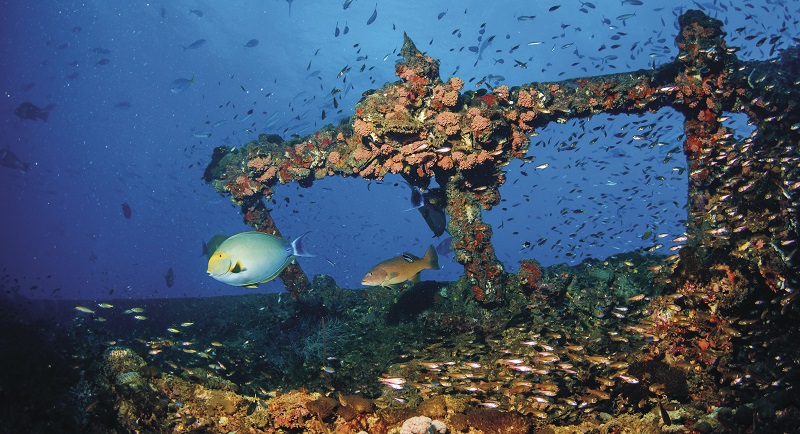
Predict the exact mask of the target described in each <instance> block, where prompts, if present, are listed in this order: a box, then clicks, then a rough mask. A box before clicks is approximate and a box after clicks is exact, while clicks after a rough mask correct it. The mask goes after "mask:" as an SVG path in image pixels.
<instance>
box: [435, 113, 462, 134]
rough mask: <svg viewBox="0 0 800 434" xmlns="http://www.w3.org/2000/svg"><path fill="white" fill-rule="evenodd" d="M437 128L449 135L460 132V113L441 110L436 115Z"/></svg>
mask: <svg viewBox="0 0 800 434" xmlns="http://www.w3.org/2000/svg"><path fill="white" fill-rule="evenodd" d="M436 129H437V130H439V131H444V132H445V133H446V134H447V135H452V134H455V133H457V132H458V115H457V114H456V113H453V112H441V113H439V114H438V115H436Z"/></svg>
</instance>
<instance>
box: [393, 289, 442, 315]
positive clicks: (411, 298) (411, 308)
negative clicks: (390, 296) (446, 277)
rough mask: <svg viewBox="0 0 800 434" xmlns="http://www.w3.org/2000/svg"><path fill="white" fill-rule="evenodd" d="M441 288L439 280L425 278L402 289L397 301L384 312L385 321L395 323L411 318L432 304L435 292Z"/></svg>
mask: <svg viewBox="0 0 800 434" xmlns="http://www.w3.org/2000/svg"><path fill="white" fill-rule="evenodd" d="M441 289H442V284H441V283H440V282H436V281H433V280H426V281H424V282H419V283H417V284H416V285H414V286H412V287H411V288H409V289H407V290H405V291H403V292H402V293H400V296H399V297H398V299H397V303H395V304H393V305H392V306H391V307H390V308H389V311H388V312H387V314H386V323H387V324H389V325H395V324H399V323H400V322H403V321H408V320H410V319H413V318H414V317H416V316H417V315H419V314H421V313H422V312H424V311H425V310H427V309H428V308H430V307H431V306H433V303H434V301H435V300H436V294H438V293H439V291H440V290H441Z"/></svg>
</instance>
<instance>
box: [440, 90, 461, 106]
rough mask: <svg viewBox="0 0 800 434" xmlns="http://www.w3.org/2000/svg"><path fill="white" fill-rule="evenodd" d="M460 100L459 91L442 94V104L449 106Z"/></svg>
mask: <svg viewBox="0 0 800 434" xmlns="http://www.w3.org/2000/svg"><path fill="white" fill-rule="evenodd" d="M457 102H458V92H456V91H452V90H451V91H449V92H445V93H444V95H443V96H442V104H444V105H445V106H447V107H453V106H454V105H456V103H457Z"/></svg>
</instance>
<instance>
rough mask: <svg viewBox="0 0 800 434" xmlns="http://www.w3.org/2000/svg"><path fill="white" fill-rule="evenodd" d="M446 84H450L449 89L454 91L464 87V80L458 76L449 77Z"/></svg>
mask: <svg viewBox="0 0 800 434" xmlns="http://www.w3.org/2000/svg"><path fill="white" fill-rule="evenodd" d="M447 84H449V85H450V89H452V90H454V91H456V92H458V91H460V90H461V89H463V88H464V80H462V79H460V78H458V77H450V80H448V81H447Z"/></svg>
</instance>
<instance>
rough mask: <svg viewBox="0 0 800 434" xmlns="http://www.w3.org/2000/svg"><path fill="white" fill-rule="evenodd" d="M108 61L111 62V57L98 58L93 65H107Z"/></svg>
mask: <svg viewBox="0 0 800 434" xmlns="http://www.w3.org/2000/svg"><path fill="white" fill-rule="evenodd" d="M110 62H111V59H109V58H106V57H104V58H102V59H100V60H98V61H97V62H96V63H95V65H108V64H109V63H110Z"/></svg>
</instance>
